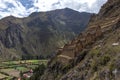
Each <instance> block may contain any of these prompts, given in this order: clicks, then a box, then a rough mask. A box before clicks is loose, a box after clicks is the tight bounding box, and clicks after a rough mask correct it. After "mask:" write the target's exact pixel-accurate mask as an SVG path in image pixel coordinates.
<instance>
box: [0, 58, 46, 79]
mask: <svg viewBox="0 0 120 80" xmlns="http://www.w3.org/2000/svg"><path fill="white" fill-rule="evenodd" d="M40 64H45V65H46V64H47V60H22V61H6V62H2V61H1V62H0V80H1V79H3V80H4V79H5V80H11V79H12V78H13V77H15V78H18V77H20V73H21V72H22V73H24V72H28V71H30V70H31V69H32V70H33V69H35V68H36V67H38V66H39V65H40Z"/></svg>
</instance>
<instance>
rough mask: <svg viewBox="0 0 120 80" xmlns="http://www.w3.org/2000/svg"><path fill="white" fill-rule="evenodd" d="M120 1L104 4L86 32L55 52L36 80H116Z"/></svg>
mask: <svg viewBox="0 0 120 80" xmlns="http://www.w3.org/2000/svg"><path fill="white" fill-rule="evenodd" d="M119 79H120V0H108V2H107V3H106V4H104V5H103V6H102V8H101V10H100V12H99V14H97V15H93V16H92V18H91V20H90V22H89V24H88V27H87V29H86V30H85V31H84V32H83V33H80V34H79V36H78V37H77V38H75V39H73V40H72V41H71V43H69V44H66V45H65V46H64V47H63V48H61V49H59V50H58V52H57V55H56V56H55V57H54V58H52V59H51V60H50V61H49V63H48V68H47V69H46V71H45V72H44V75H43V76H42V77H41V79H40V80H119Z"/></svg>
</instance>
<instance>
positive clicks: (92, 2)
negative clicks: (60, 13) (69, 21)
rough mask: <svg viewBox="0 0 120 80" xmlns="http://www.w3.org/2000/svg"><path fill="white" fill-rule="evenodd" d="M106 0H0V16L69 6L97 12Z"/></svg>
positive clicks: (20, 15)
mask: <svg viewBox="0 0 120 80" xmlns="http://www.w3.org/2000/svg"><path fill="white" fill-rule="evenodd" d="M106 1H107V0H0V18H3V17H6V16H9V15H13V16H16V17H26V16H28V15H29V14H31V13H32V12H36V11H37V12H39V11H50V10H54V9H62V8H66V7H68V8H71V9H74V10H77V11H79V12H82V11H84V12H91V13H98V12H99V9H100V7H101V6H102V5H103V4H104V3H105V2H106Z"/></svg>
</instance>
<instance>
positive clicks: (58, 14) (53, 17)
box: [0, 8, 91, 60]
mask: <svg viewBox="0 0 120 80" xmlns="http://www.w3.org/2000/svg"><path fill="white" fill-rule="evenodd" d="M90 16H91V14H89V13H84V12H83V13H79V12H77V11H74V10H72V9H69V8H65V9H60V10H54V11H49V12H40V13H39V12H35V13H32V14H31V15H30V16H28V17H26V18H16V17H13V16H9V17H6V18H4V19H2V20H0V45H1V46H0V54H1V55H0V58H1V59H5V60H6V59H32V58H47V57H50V56H51V55H52V54H54V53H55V50H56V49H57V48H58V47H62V46H63V45H64V44H65V43H67V42H69V40H71V39H73V38H74V37H75V36H76V35H77V34H78V33H79V31H83V30H84V29H85V28H86V25H87V24H88V21H89V19H90Z"/></svg>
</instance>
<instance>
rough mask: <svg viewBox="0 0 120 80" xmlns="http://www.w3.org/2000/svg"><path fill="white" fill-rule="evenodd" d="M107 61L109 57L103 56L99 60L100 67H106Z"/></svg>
mask: <svg viewBox="0 0 120 80" xmlns="http://www.w3.org/2000/svg"><path fill="white" fill-rule="evenodd" d="M109 61H110V57H109V56H104V57H102V58H101V59H100V64H101V65H106V64H107V63H108V62H109Z"/></svg>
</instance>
